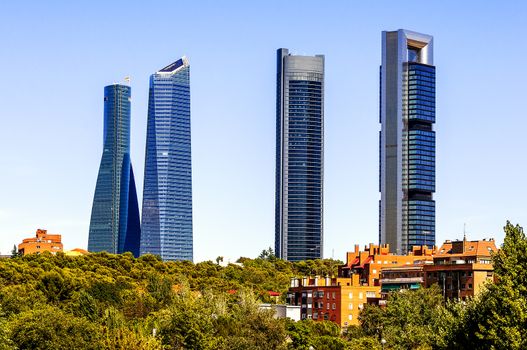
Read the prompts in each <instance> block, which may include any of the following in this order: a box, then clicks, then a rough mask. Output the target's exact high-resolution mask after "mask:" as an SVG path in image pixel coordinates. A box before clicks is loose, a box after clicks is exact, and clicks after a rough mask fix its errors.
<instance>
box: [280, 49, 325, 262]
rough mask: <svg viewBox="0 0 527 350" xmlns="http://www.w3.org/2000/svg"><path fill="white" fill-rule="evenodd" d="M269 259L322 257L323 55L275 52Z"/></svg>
mask: <svg viewBox="0 0 527 350" xmlns="http://www.w3.org/2000/svg"><path fill="white" fill-rule="evenodd" d="M277 59H278V61H277V98H276V207H275V254H276V256H277V257H279V258H282V259H285V260H290V261H299V260H308V259H320V258H322V252H323V187H324V186H323V185H324V183H323V178H324V56H323V55H317V56H297V55H291V54H289V51H288V50H287V49H279V50H278V52H277Z"/></svg>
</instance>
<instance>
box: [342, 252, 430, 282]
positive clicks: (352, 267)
mask: <svg viewBox="0 0 527 350" xmlns="http://www.w3.org/2000/svg"><path fill="white" fill-rule="evenodd" d="M433 254H434V249H430V248H428V247H427V246H422V247H418V246H415V247H413V248H412V251H411V252H410V253H408V255H396V254H393V253H390V245H389V244H381V245H376V244H372V243H370V244H369V245H368V246H366V247H365V248H364V250H363V251H360V250H359V245H355V248H354V250H353V251H352V252H348V253H346V264H345V265H341V266H339V272H338V276H339V277H350V276H352V275H355V274H358V275H359V280H360V283H361V284H363V285H368V286H379V285H380V284H379V278H380V273H381V269H385V268H389V267H396V266H408V265H414V264H416V263H420V262H425V261H432V255H433Z"/></svg>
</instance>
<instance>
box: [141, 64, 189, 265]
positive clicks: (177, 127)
mask: <svg viewBox="0 0 527 350" xmlns="http://www.w3.org/2000/svg"><path fill="white" fill-rule="evenodd" d="M190 146H191V142H190V64H189V62H188V60H187V59H186V58H185V57H182V58H180V59H178V60H177V61H175V62H173V63H171V64H169V65H168V66H166V67H164V68H162V69H160V70H159V71H157V72H156V73H154V74H152V76H151V77H150V96H149V100H148V125H147V131H146V156H145V180H144V190H143V221H142V223H141V224H142V226H141V254H155V255H159V256H161V258H162V259H163V260H191V261H192V257H193V241H192V166H191V147H190Z"/></svg>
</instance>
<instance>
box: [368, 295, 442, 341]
mask: <svg viewBox="0 0 527 350" xmlns="http://www.w3.org/2000/svg"><path fill="white" fill-rule="evenodd" d="M442 302H443V298H442V296H441V292H440V290H439V287H438V286H437V285H434V286H432V287H430V288H420V289H418V290H416V291H404V292H393V293H391V294H390V296H389V298H388V301H387V306H386V307H385V308H380V307H378V306H371V305H366V306H365V308H364V310H363V311H362V312H361V314H360V322H361V326H362V329H363V331H364V333H365V334H366V335H367V336H372V337H375V338H376V339H377V340H378V341H380V340H381V339H382V338H384V339H385V340H386V342H387V344H388V345H387V348H389V349H428V348H431V347H432V346H433V344H436V342H437V339H436V336H437V332H436V329H434V325H436V324H437V323H436V322H435V320H436V319H437V318H438V317H439V314H438V313H439V312H440V310H441V309H442V307H443V306H442Z"/></svg>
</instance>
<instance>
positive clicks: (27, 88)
mask: <svg viewBox="0 0 527 350" xmlns="http://www.w3.org/2000/svg"><path fill="white" fill-rule="evenodd" d="M526 4H527V3H525V2H522V1H514V2H513V1H463V2H461V1H377V2H373V1H305V0H304V1H164V2H160V1H148V2H140V1H86V2H84V4H79V2H75V1H62V2H59V1H45V2H44V1H34V2H28V1H16V2H15V1H11V2H7V1H3V2H2V3H1V4H0V43H1V49H0V53H1V54H0V120H1V124H0V155H1V157H0V252H2V253H3V254H6V253H8V252H9V251H10V250H11V248H12V246H13V244H14V243H18V242H19V241H20V240H21V239H22V238H23V237H29V236H32V235H33V234H34V232H35V230H36V229H37V228H44V229H48V231H50V232H51V233H60V234H62V235H63V241H64V244H65V247H66V248H74V247H86V246H87V240H88V227H89V220H90V213H91V205H92V200H93V193H94V189H95V182H96V178H97V171H98V167H99V161H100V157H101V152H102V150H101V148H102V132H103V125H102V123H103V109H102V108H103V87H104V86H105V85H108V84H111V83H114V82H118V81H121V80H122V79H123V77H125V76H128V75H129V76H131V77H132V96H133V100H132V154H131V156H132V162H133V166H134V168H135V173H136V181H137V184H138V193H139V196H141V193H142V183H143V172H144V152H145V132H146V118H147V95H148V79H149V75H150V74H151V73H153V72H154V71H156V70H157V69H160V68H162V67H163V66H165V65H167V64H168V63H170V62H172V61H173V60H175V59H177V58H179V57H180V56H182V55H187V57H189V59H190V63H191V95H192V147H193V149H192V157H193V159H192V161H193V190H194V252H195V253H194V257H195V261H201V260H205V259H214V258H215V257H216V256H219V255H221V256H225V257H226V258H230V259H235V258H237V257H239V256H249V257H254V256H256V255H258V253H259V252H260V251H261V250H262V249H264V248H266V247H269V246H274V180H275V178H274V171H275V169H274V167H275V166H274V162H275V159H274V157H275V98H276V97H275V84H276V82H275V79H276V66H275V64H276V57H275V55H276V52H275V51H276V49H277V48H279V47H286V48H289V49H290V50H291V51H292V52H294V53H298V54H324V55H326V95H325V102H326V103H325V107H326V109H325V127H326V130H325V141H326V142H325V220H324V224H325V230H324V235H325V237H324V241H325V245H324V247H325V252H324V254H325V256H326V257H331V256H332V254H333V250H334V256H335V258H340V259H344V258H345V255H344V253H345V251H346V250H349V249H352V247H353V244H354V243H360V244H366V243H368V242H376V241H377V237H378V200H379V197H380V195H379V192H378V166H379V165H378V158H379V157H378V151H379V150H378V147H379V146H378V145H379V141H378V132H379V130H380V125H379V122H378V121H379V111H378V106H379V96H378V92H379V76H378V73H379V64H380V58H381V31H382V30H395V29H398V28H405V29H410V30H414V31H419V32H423V33H427V34H431V35H433V36H434V46H435V47H434V55H435V58H434V61H435V64H436V65H437V123H436V126H435V129H436V131H437V193H436V195H435V199H436V201H437V242H438V243H441V242H442V241H443V240H445V239H455V238H461V237H462V232H463V223H466V224H467V236H468V238H469V239H479V238H483V237H495V238H496V239H497V241H498V242H499V243H501V241H502V240H503V233H502V227H503V225H504V224H505V221H506V220H507V219H510V220H511V221H513V222H514V223H516V222H518V223H520V224H524V225H527V201H526V198H527V184H526V180H525V173H526V170H527V169H526V167H527V164H526V156H525V153H526V152H525V149H526V146H525V142H524V137H525V130H527V118H526V117H527V115H526V111H525V110H526V108H525V101H526V100H527V97H526V96H527V95H526V90H527V89H526V85H527V68H526V64H525V58H526V57H527V45H525V32H526V29H527V24H526V23H527V21H526V18H527V5H526ZM140 201H141V199H140Z"/></svg>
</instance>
